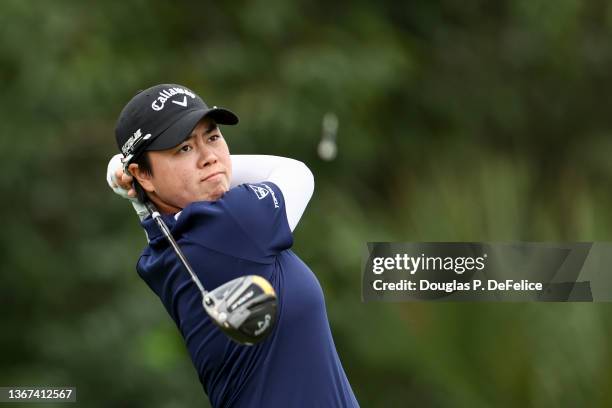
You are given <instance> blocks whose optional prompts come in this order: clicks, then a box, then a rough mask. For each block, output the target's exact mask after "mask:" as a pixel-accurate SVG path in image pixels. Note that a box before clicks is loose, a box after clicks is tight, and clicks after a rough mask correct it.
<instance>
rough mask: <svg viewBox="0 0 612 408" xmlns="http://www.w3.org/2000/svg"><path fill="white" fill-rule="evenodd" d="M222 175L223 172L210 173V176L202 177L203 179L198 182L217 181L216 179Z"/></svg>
mask: <svg viewBox="0 0 612 408" xmlns="http://www.w3.org/2000/svg"><path fill="white" fill-rule="evenodd" d="M222 174H223V172H222V171H217V172H215V173H211V174H209V175H208V176H206V177H204V178H203V179H202V180H200V181H202V182H204V181H212V180H214V179H217V178H219V177H221V175H222Z"/></svg>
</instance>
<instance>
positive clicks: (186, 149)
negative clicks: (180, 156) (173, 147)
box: [178, 144, 193, 153]
mask: <svg viewBox="0 0 612 408" xmlns="http://www.w3.org/2000/svg"><path fill="white" fill-rule="evenodd" d="M191 149H193V148H192V147H191V145H188V144H186V145H183V146H181V147H180V148H179V150H178V151H179V153H182V152H188V151H190V150H191Z"/></svg>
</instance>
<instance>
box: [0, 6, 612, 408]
mask: <svg viewBox="0 0 612 408" xmlns="http://www.w3.org/2000/svg"><path fill="white" fill-rule="evenodd" d="M610 38H612V5H611V4H610V3H609V2H606V1H603V0H592V1H589V2H580V1H577V0H558V1H552V0H514V1H494V2H492V1H486V0H474V1H470V2H457V1H451V0H443V1H439V2H432V1H412V2H386V4H385V2H366V1H352V2H337V3H333V2H329V1H328V2H322V1H314V2H304V1H280V0H272V1H261V0H256V1H238V2H231V3H227V4H226V3H220V2H210V1H208V2H205V1H174V2H168V1H163V0H124V1H108V2H103V1H98V2H93V1H76V0H74V1H68V0H55V1H34V0H30V1H22V0H3V1H2V2H0V83H1V84H2V85H1V91H0V93H1V95H2V97H1V98H0V112H1V115H2V120H0V135H1V136H0V147H1V149H2V152H3V155H2V157H3V160H2V168H3V171H2V172H0V192H1V196H2V204H1V206H2V207H1V208H2V214H3V216H4V219H3V222H2V224H3V228H2V233H1V234H0V255H1V259H2V262H1V264H0V268H1V271H0V276H1V279H2V281H1V282H2V284H1V285H0V304H1V305H2V335H1V336H0V346H1V348H0V349H1V350H2V353H1V355H2V360H1V362H0V385H4V386H9V385H22V386H24V385H75V386H77V387H78V400H79V403H80V404H79V405H81V406H86V407H109V406H116V407H145V406H147V407H164V408H173V407H186V406H203V405H205V404H206V398H205V396H204V394H203V392H202V389H201V387H200V385H199V383H198V381H197V375H196V372H195V370H194V369H193V367H192V366H191V363H190V361H189V359H188V356H187V354H186V352H185V349H184V346H183V343H182V341H181V339H180V337H179V334H178V331H177V330H176V329H175V327H174V326H173V324H172V323H171V320H170V319H169V318H168V316H167V315H166V313H165V311H164V310H163V308H162V306H161V304H160V303H159V301H158V299H157V298H156V297H155V295H154V294H153V293H151V292H150V291H149V289H148V288H147V287H146V285H144V284H143V282H142V281H140V279H139V278H138V276H137V274H136V272H135V268H134V266H135V263H136V259H137V255H138V253H139V252H140V250H141V249H142V248H143V246H144V245H145V238H144V234H143V233H142V231H141V229H140V228H139V227H138V225H137V223H136V217H135V216H134V214H133V213H132V210H131V208H130V206H129V205H127V204H126V203H125V202H122V201H121V200H119V199H118V198H116V197H115V196H114V195H113V194H111V192H110V190H109V189H108V187H107V186H106V183H105V181H104V175H105V171H106V163H107V160H108V158H109V157H110V156H111V155H112V154H114V153H115V152H116V150H117V148H116V146H115V142H114V136H113V132H114V122H115V120H116V117H117V115H118V113H119V111H120V110H121V108H122V107H123V105H124V104H125V103H126V102H127V101H128V100H129V99H130V98H131V97H132V96H133V94H134V93H135V92H136V90H138V89H142V88H146V87H148V86H151V85H153V84H156V83H162V82H176V83H181V84H184V85H187V86H189V87H191V88H192V89H194V90H195V91H196V92H198V93H199V94H200V95H202V96H203V97H204V99H205V100H207V101H208V102H210V103H211V104H216V105H222V106H227V107H230V108H231V109H233V110H234V111H236V112H238V113H239V115H240V117H241V125H240V126H239V127H237V128H226V129H224V133H225V136H226V138H227V139H228V141H229V143H230V147H231V149H232V151H233V152H234V153H264V154H276V155H282V156H289V157H294V158H297V159H300V160H302V161H304V162H306V163H307V164H308V165H309V167H310V168H311V169H312V170H313V172H314V173H315V177H316V183H317V187H316V192H315V196H314V198H313V201H312V202H311V204H310V207H309V210H308V211H307V213H306V216H305V218H304V219H303V221H302V223H301V224H300V226H299V228H298V229H297V230H296V244H295V249H296V252H297V253H298V254H300V256H301V257H302V258H303V259H304V260H305V261H306V262H307V263H308V264H309V265H310V266H311V267H312V269H313V270H314V271H315V273H316V274H317V275H318V277H319V279H320V281H321V284H322V286H323V288H324V291H325V294H326V301H327V308H328V314H329V318H330V322H331V326H332V330H333V333H334V338H335V341H336V346H337V349H338V352H339V354H340V356H341V358H342V361H343V364H344V367H345V370H346V372H347V375H348V377H349V379H350V381H351V384H352V386H353V389H354V391H355V393H356V395H357V398H358V400H359V401H360V403H361V405H362V406H364V407H403V406H421V407H468V406H469V407H489V406H498V407H513V406H537V407H548V406H554V407H557V406H571V407H574V406H601V407H603V406H610V405H611V404H612V395H611V394H610V391H609V390H608V388H607V387H606V385H608V384H609V383H610V382H611V381H612V375H611V374H610V370H609V366H610V364H611V363H612V356H611V355H610V352H609V347H608V343H609V342H610V340H611V339H612V333H611V330H610V325H611V324H612V313H611V310H610V307H609V306H608V305H607V304H429V303H427V304H425V303H406V304H376V303H369V304H363V303H361V300H360V277H361V271H360V262H361V254H362V251H363V248H364V245H365V243H366V242H367V241H455V240H473V241H509V240H526V241H529V240H531V241H545V240H548V241H551V240H552V241H556V240H562V241H581V240H584V241H592V240H611V238H612V232H611V231H612V217H611V216H610V211H609V209H610V208H612V194H611V193H610V189H609V188H608V186H609V185H610V182H611V181H612V160H610V156H611V155H612V115H610V114H609V112H608V111H609V106H608V105H606V103H607V102H606V101H608V100H609V95H611V94H612V47H611V43H610ZM326 112H334V113H335V114H336V115H338V117H339V120H340V128H339V136H338V137H339V139H338V147H339V155H338V158H337V159H336V160H335V161H333V162H323V161H321V160H320V159H319V158H318V157H317V154H316V146H317V144H318V141H319V139H320V134H321V120H322V117H323V115H324V114H325V113H326Z"/></svg>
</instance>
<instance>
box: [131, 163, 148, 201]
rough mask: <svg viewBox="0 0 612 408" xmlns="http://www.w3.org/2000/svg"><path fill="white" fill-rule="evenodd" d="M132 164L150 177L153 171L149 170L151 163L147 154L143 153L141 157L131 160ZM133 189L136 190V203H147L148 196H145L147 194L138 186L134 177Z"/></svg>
mask: <svg viewBox="0 0 612 408" xmlns="http://www.w3.org/2000/svg"><path fill="white" fill-rule="evenodd" d="M132 163H134V164H137V165H138V168H139V169H140V170H141V171H143V172H144V173H146V174H149V175H152V174H153V169H152V168H151V162H150V161H149V155H148V154H147V152H143V153H142V154H141V155H139V156H138V157H136V158H135V159H134V160H132ZM134 189H135V190H136V197H137V198H138V201H140V202H141V203H146V202H147V201H149V196H147V192H146V191H145V189H144V188H142V186H141V185H140V183H139V182H138V180H136V177H134Z"/></svg>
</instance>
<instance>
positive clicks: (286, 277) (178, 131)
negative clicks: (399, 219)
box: [107, 84, 359, 408]
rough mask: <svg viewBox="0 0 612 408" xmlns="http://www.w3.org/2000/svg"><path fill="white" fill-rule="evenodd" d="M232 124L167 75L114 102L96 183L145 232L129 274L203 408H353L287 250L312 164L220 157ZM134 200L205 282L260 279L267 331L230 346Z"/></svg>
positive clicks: (312, 296)
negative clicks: (269, 298)
mask: <svg viewBox="0 0 612 408" xmlns="http://www.w3.org/2000/svg"><path fill="white" fill-rule="evenodd" d="M237 123H238V117H237V116H236V115H235V114H234V113H232V112H231V111H229V110H227V109H223V108H218V107H216V106H213V107H212V108H209V107H208V106H207V105H206V104H205V103H204V101H203V100H202V99H201V98H200V97H199V96H198V95H196V94H195V93H194V92H193V91H191V90H190V89H188V88H186V87H184V86H181V85H175V84H162V85H156V86H153V87H151V88H149V89H147V90H144V91H141V92H139V93H138V94H137V95H136V96H134V98H132V100H131V101H130V102H129V103H128V104H127V105H126V106H125V108H124V109H123V111H122V112H121V114H120V116H119V119H118V122H117V127H116V132H115V136H116V140H117V145H118V147H119V150H120V151H121V152H122V154H120V155H117V156H115V157H114V158H113V159H111V161H110V162H109V166H108V174H107V181H108V183H109V185H110V186H111V188H113V190H114V191H115V192H117V193H118V194H120V195H122V196H123V197H126V198H129V199H130V201H132V203H133V205H134V208H135V209H136V211H137V213H138V214H139V216H140V217H141V221H142V222H141V225H142V227H143V228H144V229H145V232H146V235H147V238H148V246H147V247H146V248H145V249H144V251H143V252H142V254H141V256H140V259H139V260H138V264H137V266H136V269H137V271H138V274H139V275H140V277H141V278H142V279H143V280H144V281H145V282H146V283H147V284H148V286H149V287H150V288H151V289H152V290H153V291H154V292H155V293H156V294H157V296H159V298H160V300H161V302H162V303H163V305H164V307H165V308H166V310H167V312H168V314H169V315H170V317H171V318H172V319H173V320H174V322H175V323H176V325H177V327H178V329H179V331H180V332H181V335H182V336H183V338H184V340H185V344H186V346H187V349H188V351H189V355H190V356H191V359H192V361H193V364H194V366H195V368H196V370H197V372H198V376H199V379H200V382H201V383H202V385H203V387H204V391H205V393H206V394H207V395H208V397H209V399H210V402H211V404H212V406H213V407H266V408H271V407H279V408H280V407H282V408H290V407H309V408H312V407H357V406H359V405H358V403H357V400H356V399H355V395H354V394H353V391H352V389H351V386H350V384H349V382H348V379H347V377H346V374H345V372H344V369H343V368H342V364H341V363H340V359H339V357H338V353H337V352H336V348H335V346H334V341H333V339H332V334H331V331H330V327H329V322H328V320H327V314H326V310H325V301H324V298H323V291H322V290H321V286H320V285H319V282H318V281H317V279H316V277H315V275H314V274H313V273H312V271H311V270H310V269H309V268H308V266H307V265H306V264H304V262H302V261H301V260H300V259H299V258H298V257H297V255H296V254H295V253H293V251H292V250H291V246H292V245H293V236H292V232H293V230H294V229H295V228H296V226H297V225H298V223H299V221H300V218H301V217H302V214H303V212H304V210H305V209H306V206H307V204H308V201H309V200H310V197H311V196H312V192H313V189H314V181H313V177H312V173H311V172H310V170H308V168H307V167H306V166H305V165H304V164H303V163H301V162H298V161H296V160H292V159H287V158H282V157H275V156H230V153H229V149H228V146H227V143H226V141H225V139H224V138H223V135H222V134H221V130H220V128H219V125H235V124H237ZM124 169H125V170H127V171H125V172H124V171H123V170H124ZM128 173H129V174H128ZM132 177H133V178H132ZM137 198H138V199H137ZM144 200H150V201H151V202H152V203H153V204H155V206H156V207H157V208H158V209H159V211H160V213H162V215H163V219H164V221H165V222H166V224H168V226H169V227H170V230H171V232H172V235H173V236H174V238H175V240H176V241H177V242H178V245H179V246H180V248H181V249H182V250H183V252H184V253H185V256H186V257H187V259H188V260H189V262H190V263H191V265H192V266H193V269H194V270H195V273H196V274H197V276H198V278H199V279H200V280H201V282H202V284H203V285H204V286H205V287H206V288H208V289H209V290H210V289H214V288H216V287H218V286H220V285H222V284H223V283H225V282H227V281H229V280H232V279H234V278H237V277H240V276H244V275H259V276H262V277H264V278H265V279H267V280H268V281H269V282H270V283H271V284H272V286H273V287H274V289H275V291H276V293H277V296H278V312H277V322H276V326H275V328H274V330H273V331H272V332H271V334H270V335H269V337H267V338H266V339H265V340H264V341H262V342H261V343H259V344H257V345H255V346H246V345H240V344H238V343H236V342H234V341H232V340H230V339H229V338H228V337H227V336H226V335H225V334H224V333H223V332H222V331H221V330H219V328H218V327H217V326H215V325H214V324H213V323H212V321H211V320H210V318H209V317H208V315H207V314H206V312H205V311H204V309H203V307H202V303H201V301H202V300H201V292H200V291H199V289H198V287H197V286H196V285H195V284H194V283H193V281H192V280H191V279H190V276H189V274H188V273H187V271H186V270H185V269H184V267H183V265H182V264H181V263H180V261H179V259H178V258H177V256H176V254H175V253H174V252H173V250H172V248H171V247H170V246H169V244H168V242H167V241H166V239H165V238H164V236H163V235H162V234H161V232H160V231H159V229H158V227H157V225H156V224H155V222H154V220H152V219H151V217H149V216H148V214H147V212H146V209H145V208H144V206H143V205H142V204H141V203H142V202H143V201H144Z"/></svg>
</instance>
